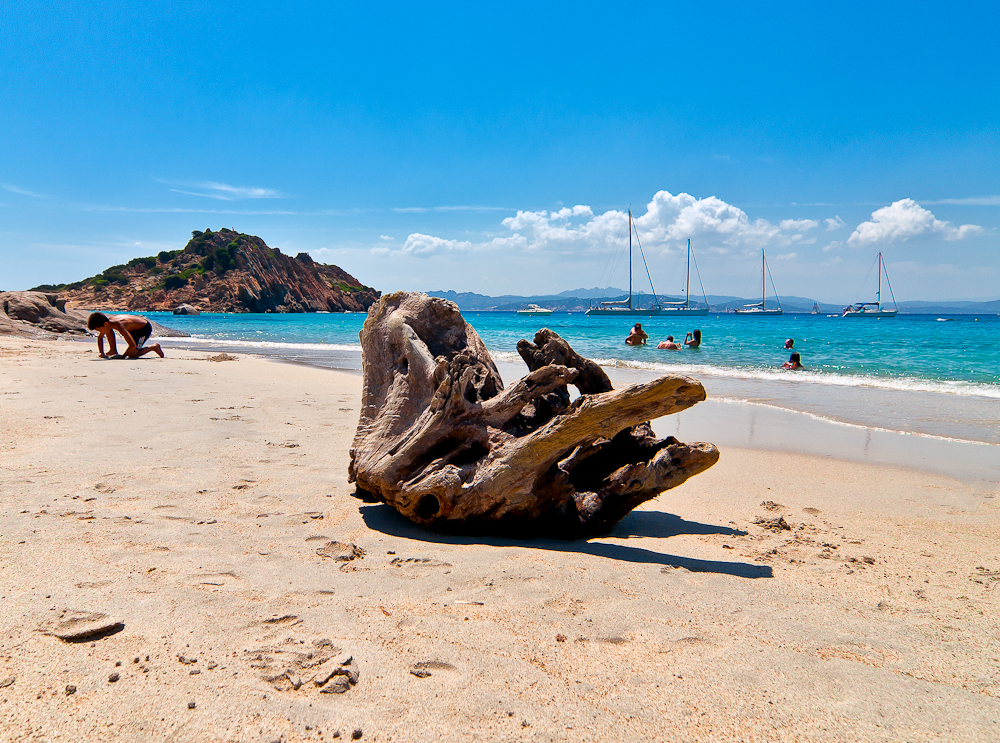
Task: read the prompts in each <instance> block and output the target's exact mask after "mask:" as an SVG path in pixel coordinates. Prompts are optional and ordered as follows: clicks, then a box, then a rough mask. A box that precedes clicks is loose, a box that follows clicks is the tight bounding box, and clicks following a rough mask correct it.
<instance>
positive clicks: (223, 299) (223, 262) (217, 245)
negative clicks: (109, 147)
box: [33, 229, 380, 312]
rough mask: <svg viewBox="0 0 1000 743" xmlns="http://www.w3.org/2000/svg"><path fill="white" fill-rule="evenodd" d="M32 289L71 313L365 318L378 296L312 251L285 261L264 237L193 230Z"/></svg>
mask: <svg viewBox="0 0 1000 743" xmlns="http://www.w3.org/2000/svg"><path fill="white" fill-rule="evenodd" d="M33 291H41V292H46V293H58V294H59V297H60V300H66V302H68V303H69V305H70V306H72V307H79V308H87V309H90V310H129V311H133V312H142V311H147V312H148V311H172V310H173V309H175V308H176V307H178V306H180V305H183V304H187V305H190V306H191V307H193V308H195V309H197V310H198V311H201V312H363V311H366V310H367V309H368V307H370V306H371V304H372V303H373V302H375V300H377V299H378V297H379V295H380V292H378V291H376V290H374V289H372V288H371V287H368V286H365V285H363V284H362V283H361V282H360V281H358V280H357V279H356V278H354V277H353V276H351V275H350V274H349V273H347V272H346V271H344V270H343V269H341V268H339V267H338V266H332V265H327V264H323V263H317V262H316V261H314V260H313V259H312V257H311V256H309V255H308V254H307V253H299V254H298V255H296V256H295V257H294V258H293V257H291V256H288V255H284V254H282V252H281V251H280V250H278V249H277V248H271V247H268V246H267V244H266V243H265V242H264V241H263V240H262V239H261V238H259V237H256V236H254V235H246V234H243V233H239V232H235V231H234V230H228V229H220V230H218V231H217V232H213V231H212V230H210V229H209V230H205V231H204V232H201V231H199V230H195V231H194V232H192V233H191V240H190V241H188V244H187V245H185V246H184V248H183V249H182V250H173V251H163V252H161V253H159V254H158V255H155V256H150V257H146V258H133V259H132V260H130V261H129V262H128V263H125V264H123V265H119V266H112V267H111V268H108V269H106V270H105V271H104V272H103V273H101V274H99V275H97V276H92V277H90V278H88V279H84V280H83V281H77V282H74V283H72V284H61V285H43V286H39V287H35V289H34V290H33Z"/></svg>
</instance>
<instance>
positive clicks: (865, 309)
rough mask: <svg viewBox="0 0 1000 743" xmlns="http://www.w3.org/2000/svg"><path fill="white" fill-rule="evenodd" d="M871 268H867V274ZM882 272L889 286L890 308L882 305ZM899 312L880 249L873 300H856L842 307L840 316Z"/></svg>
mask: <svg viewBox="0 0 1000 743" xmlns="http://www.w3.org/2000/svg"><path fill="white" fill-rule="evenodd" d="M870 271H871V269H869V275H871V273H870ZM882 274H885V285H886V286H887V287H889V296H890V297H892V309H891V310H888V309H885V308H884V307H882ZM898 312H899V309H898V308H897V307H896V297H895V296H893V294H892V284H890V283H889V274H888V273H886V270H885V262H884V261H883V260H882V251H879V254H878V289H877V290H876V292H875V301H874V302H856V303H854V304H852V305H850V306H848V307H845V308H844V313H843V314H842V315H841V317H895V316H896V315H897V314H898Z"/></svg>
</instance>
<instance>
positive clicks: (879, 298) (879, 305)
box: [875, 251, 882, 309]
mask: <svg viewBox="0 0 1000 743" xmlns="http://www.w3.org/2000/svg"><path fill="white" fill-rule="evenodd" d="M875 306H876V307H877V308H879V309H882V251H879V254H878V291H876V292H875Z"/></svg>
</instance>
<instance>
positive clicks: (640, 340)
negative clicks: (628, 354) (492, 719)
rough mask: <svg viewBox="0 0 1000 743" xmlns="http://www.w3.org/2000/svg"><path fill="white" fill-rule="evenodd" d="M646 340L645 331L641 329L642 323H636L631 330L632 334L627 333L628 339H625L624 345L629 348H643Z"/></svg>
mask: <svg viewBox="0 0 1000 743" xmlns="http://www.w3.org/2000/svg"><path fill="white" fill-rule="evenodd" d="M648 338H649V336H648V335H646V331H645V330H643V329H642V323H641V322H637V323H636V324H635V327H634V328H632V332H631V333H629V336H628V338H626V339H625V343H627V344H628V345H630V346H645V345H646V340H647V339H648Z"/></svg>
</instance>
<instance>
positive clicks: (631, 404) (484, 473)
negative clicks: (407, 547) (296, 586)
mask: <svg viewBox="0 0 1000 743" xmlns="http://www.w3.org/2000/svg"><path fill="white" fill-rule="evenodd" d="M361 349H362V359H363V368H364V392H363V396H362V410H361V419H360V421H359V423H358V430H357V433H356V434H355V437H354V445H353V447H352V448H351V463H350V470H349V476H350V480H351V481H352V482H356V483H357V487H358V489H359V495H360V496H362V497H372V498H374V499H375V500H381V501H384V502H385V503H388V504H389V505H391V506H392V507H394V508H395V509H396V510H398V511H399V512H400V513H401V514H403V515H404V516H406V517H407V518H408V519H410V520H412V521H415V522H417V523H419V524H423V525H425V526H428V527H430V528H432V529H437V530H442V531H459V532H466V533H469V532H472V533H500V534H506V535H510V536H529V535H535V536H549V537H557V538H567V539H572V538H579V537H584V536H589V535H595V534H601V533H605V532H607V531H608V530H609V529H610V528H611V527H612V526H614V524H615V523H617V522H618V521H619V520H620V519H621V518H622V517H623V516H625V515H626V514H627V513H628V512H629V511H631V510H632V509H633V508H635V507H636V506H638V505H639V504H640V503H643V502H645V501H647V500H650V499H652V498H655V497H656V496H657V495H659V494H660V493H661V492H663V491H664V490H667V489H669V488H672V487H675V486H677V485H680V484H681V483H682V482H684V481H685V480H687V479H688V478H689V477H691V476H692V475H696V474H698V473H699V472H703V471H704V470H706V469H708V468H709V467H711V466H712V465H713V464H715V462H716V461H717V460H718V458H719V451H718V449H716V448H715V446H713V445H712V444H704V443H696V444H682V443H681V442H679V441H677V439H675V438H673V437H667V438H665V439H658V438H656V436H655V435H654V434H653V431H652V428H651V427H650V425H649V423H648V421H649V420H651V419H653V418H658V417H660V416H663V415H668V414H670V413H676V412H678V411H680V410H684V409H685V408H688V407H690V406H692V405H694V404H695V403H697V402H699V401H701V400H704V399H705V389H704V388H703V387H702V386H701V384H699V383H698V382H697V381H696V380H694V379H690V378H688V377H680V376H664V377H660V378H659V379H656V380H654V381H652V382H646V383H643V384H635V385H632V386H630V387H627V388H625V389H622V390H614V389H613V388H612V386H611V381H610V380H609V379H608V377H607V375H606V374H605V373H604V371H603V370H602V369H601V368H600V367H599V366H598V365H597V364H595V363H594V362H593V361H590V360H588V359H585V358H583V357H581V356H580V355H578V354H577V353H576V352H575V351H573V349H572V348H570V345H569V344H568V343H567V342H566V341H565V340H563V339H562V338H560V337H559V336H558V335H557V334H556V333H554V332H552V331H551V330H548V329H542V330H540V331H538V333H537V334H536V335H535V340H534V343H529V342H528V341H525V340H522V341H520V342H519V343H518V344H517V350H518V352H519V353H520V354H521V357H522V358H523V359H524V360H525V363H527V365H528V369H529V373H528V374H527V375H526V376H524V377H523V378H522V379H521V380H520V381H519V382H517V383H515V384H512V385H510V386H509V387H506V388H505V387H504V386H503V382H502V381H501V379H500V375H499V373H498V372H497V369H496V366H495V365H494V364H493V360H492V358H491V357H490V354H489V352H488V351H487V350H486V346H485V345H484V344H483V341H482V340H481V339H480V337H479V335H478V334H477V333H476V331H475V330H473V328H472V326H470V325H469V324H468V323H466V322H465V320H464V319H463V318H462V315H461V313H460V312H459V310H458V307H457V306H456V305H455V304H453V303H452V302H448V301H446V300H444V299H437V298H431V297H428V296H427V295H425V294H411V293H406V292H397V293H395V294H391V295H389V296H385V297H382V298H381V299H380V300H379V301H378V302H377V303H376V304H375V305H373V306H372V308H371V310H370V311H369V313H368V319H367V320H366V321H365V324H364V327H363V329H362V330H361ZM570 384H573V385H574V386H576V387H577V389H578V390H579V392H580V395H579V397H577V398H576V399H575V400H572V401H571V398H570V393H569V390H568V385H570Z"/></svg>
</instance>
